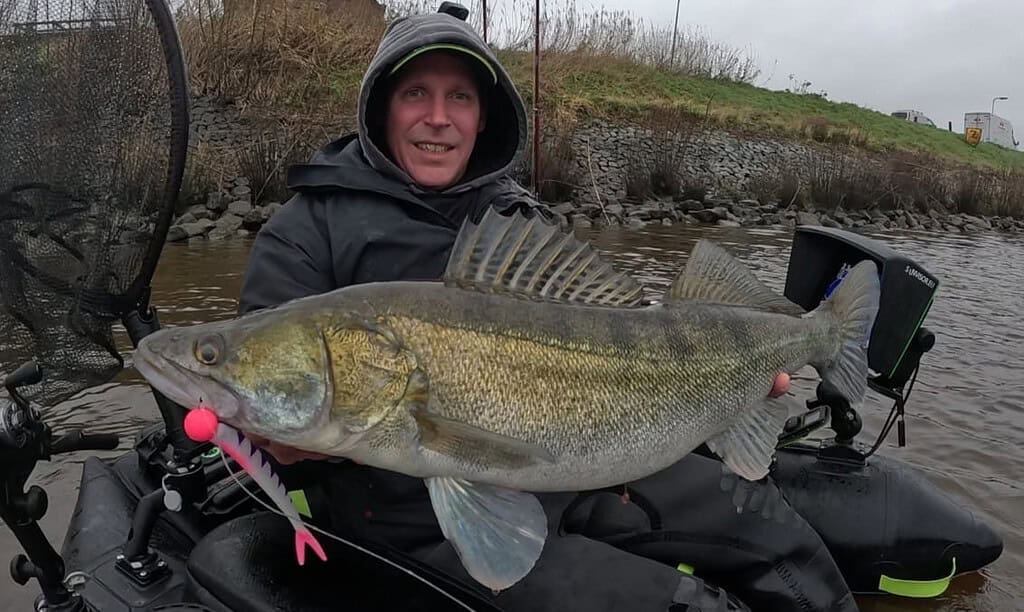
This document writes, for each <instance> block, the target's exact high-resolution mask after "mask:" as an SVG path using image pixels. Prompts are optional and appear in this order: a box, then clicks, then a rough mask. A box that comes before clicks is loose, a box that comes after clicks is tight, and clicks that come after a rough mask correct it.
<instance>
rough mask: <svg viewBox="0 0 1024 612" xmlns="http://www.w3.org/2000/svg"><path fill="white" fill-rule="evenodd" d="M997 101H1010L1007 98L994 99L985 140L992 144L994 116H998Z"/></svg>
mask: <svg viewBox="0 0 1024 612" xmlns="http://www.w3.org/2000/svg"><path fill="white" fill-rule="evenodd" d="M996 100H1009V98H1007V97H1006V96H997V97H995V98H992V110H991V111H989V113H988V128H987V129H986V131H985V140H987V141H988V142H992V115H994V114H996Z"/></svg>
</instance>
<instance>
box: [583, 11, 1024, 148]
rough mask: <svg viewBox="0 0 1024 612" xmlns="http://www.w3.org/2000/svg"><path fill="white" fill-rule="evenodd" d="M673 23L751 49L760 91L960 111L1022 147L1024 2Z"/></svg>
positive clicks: (706, 16)
mask: <svg viewBox="0 0 1024 612" xmlns="http://www.w3.org/2000/svg"><path fill="white" fill-rule="evenodd" d="M576 1H577V6H579V7H580V8H581V9H591V8H599V7H600V6H602V5H603V6H605V7H606V8H609V9H625V10H628V11H630V12H632V13H634V14H635V15H637V16H640V17H644V18H645V19H664V20H666V21H667V22H668V23H669V24H671V23H672V20H673V18H674V15H675V8H676V0H576ZM679 23H680V26H681V27H682V26H683V25H684V24H692V25H700V26H704V27H706V28H707V29H708V30H709V31H710V33H711V34H712V37H713V38H714V39H716V40H720V41H723V42H728V43H730V44H732V45H735V46H739V47H745V48H746V47H749V48H750V50H751V51H752V52H753V54H754V55H755V57H756V58H757V60H758V65H759V66H760V67H761V69H762V76H761V77H760V78H759V79H758V81H757V82H756V84H757V85H760V86H764V87H768V88H771V89H784V88H786V87H787V86H788V85H789V80H788V77H789V75H790V74H795V75H796V77H797V78H798V79H799V80H800V81H810V82H811V83H812V85H811V88H810V89H811V90H812V91H819V90H825V91H826V92H828V97H829V99H831V100H834V101H848V102H853V103H855V104H858V105H860V106H866V107H869V108H873V109H875V110H879V111H883V112H886V113H889V112H892V111H893V110H897V109H901V108H913V109H916V110H920V111H923V112H924V113H925V114H926V115H928V117H930V118H931V119H932V121H934V122H935V124H936V125H938V126H940V127H942V128H943V129H946V128H947V126H948V122H949V121H952V122H953V130H954V131H956V132H962V131H963V122H964V113H965V112H988V110H989V109H990V108H991V105H992V98H993V97H995V96H1009V97H1010V100H1008V101H999V102H996V114H997V115H1000V116H1002V117H1005V118H1007V119H1009V120H1010V121H1012V122H1013V124H1014V132H1015V135H1016V137H1017V140H1018V141H1021V140H1024V0H681V2H680V9H679Z"/></svg>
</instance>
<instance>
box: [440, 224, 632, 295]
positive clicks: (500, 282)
mask: <svg viewBox="0 0 1024 612" xmlns="http://www.w3.org/2000/svg"><path fill="white" fill-rule="evenodd" d="M443 280H444V283H445V284H446V285H447V286H449V287H459V288H462V289H470V290H474V291H482V292H485V293H505V294H510V295H516V296H519V297H524V298H530V299H543V300H550V301H558V302H576V303H582V304H594V305H602V306H638V305H640V301H641V298H642V297H643V287H642V286H641V285H640V284H639V283H638V282H637V281H636V280H634V279H633V278H631V277H629V276H628V275H626V274H623V273H621V272H617V271H616V270H615V269H614V268H612V266H611V264H609V263H608V262H606V261H604V260H603V259H601V257H600V256H599V255H598V254H597V253H596V252H595V251H594V250H593V249H592V248H591V247H590V245H589V244H587V243H585V242H583V241H580V240H577V239H576V237H575V236H574V235H573V234H571V233H564V232H562V231H561V230H560V228H559V227H558V226H557V225H551V224H548V223H545V222H544V220H543V219H542V218H541V217H540V215H535V216H533V217H532V218H527V217H526V216H524V215H522V214H519V213H516V214H513V215H512V216H505V215H501V214H499V213H498V212H497V211H495V210H494V209H493V208H490V209H488V210H487V212H486V213H485V214H484V217H483V219H481V221H480V223H479V224H476V223H473V222H471V221H469V220H467V221H466V223H465V224H464V225H463V226H462V231H460V232H459V236H458V238H456V240H455V246H454V247H453V248H452V254H451V257H450V259H449V260H448V268H447V269H446V270H445V273H444V279H443Z"/></svg>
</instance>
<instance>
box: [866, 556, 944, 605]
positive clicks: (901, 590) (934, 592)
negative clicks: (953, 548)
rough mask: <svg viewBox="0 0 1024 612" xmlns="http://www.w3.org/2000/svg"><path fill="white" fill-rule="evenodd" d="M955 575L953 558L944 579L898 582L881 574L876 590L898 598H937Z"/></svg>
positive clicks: (897, 579) (898, 580)
mask: <svg viewBox="0 0 1024 612" xmlns="http://www.w3.org/2000/svg"><path fill="white" fill-rule="evenodd" d="M955 574H956V557H953V569H952V570H950V572H949V575H948V576H946V577H945V578H939V579H937V580H900V579H899V578H890V577H888V576H886V575H885V574H882V575H881V577H880V578H879V579H878V588H879V589H880V590H882V591H883V592H885V593H891V594H892V595H898V596H900V597H918V598H926V597H938V596H939V595H942V594H943V593H945V592H946V589H948V588H949V583H950V581H951V580H952V579H953V576H954V575H955Z"/></svg>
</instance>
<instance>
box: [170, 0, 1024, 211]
mask: <svg viewBox="0 0 1024 612" xmlns="http://www.w3.org/2000/svg"><path fill="white" fill-rule="evenodd" d="M207 3H208V0H189V1H187V2H186V3H185V5H184V7H183V9H182V12H181V13H180V14H179V26H180V28H181V31H182V39H183V41H184V43H185V47H186V53H187V55H188V62H189V68H190V73H191V78H192V86H193V90H194V92H195V93H196V94H210V95H214V96H224V97H229V98H231V99H233V100H234V101H235V102H236V104H238V105H239V106H240V107H241V108H242V109H243V115H244V116H246V117H247V118H249V119H250V120H254V123H262V124H264V125H270V124H273V125H274V126H275V127H274V130H275V133H277V134H283V136H277V137H274V138H273V139H272V141H269V142H257V143H256V144H255V145H254V146H253V147H252V149H251V150H247V151H242V152H239V153H237V154H236V157H237V163H238V165H239V166H240V167H242V169H243V171H244V172H245V173H247V174H251V175H252V174H255V175H257V176H256V178H257V179H259V178H260V176H264V177H265V178H264V180H263V181H262V182H263V183H272V182H274V181H273V178H272V176H271V175H274V174H276V173H275V172H274V171H273V166H272V167H270V168H267V167H266V166H267V165H268V163H273V164H276V165H280V161H281V160H282V159H287V158H292V159H294V158H302V157H304V156H305V155H307V154H308V151H309V150H310V149H311V148H313V147H315V146H318V145H319V144H322V142H323V141H324V139H325V138H327V137H330V136H333V135H334V134H336V133H337V132H338V131H339V130H341V129H344V128H347V127H351V125H352V121H351V119H352V115H353V114H354V110H355V109H354V102H355V99H356V96H357V95H358V88H359V80H360V78H361V76H362V73H363V71H364V70H365V68H366V66H367V64H368V62H369V60H370V58H371V57H372V55H373V52H374V51H375V48H376V44H377V42H378V40H379V38H380V36H381V34H382V32H383V29H384V24H385V21H386V19H390V18H393V17H394V16H396V15H400V14H406V13H409V12H412V11H416V12H423V11H430V10H434V3H424V2H422V1H418V0H406V1H405V2H403V3H392V2H387V3H385V4H386V6H387V15H380V14H379V13H375V12H373V11H372V10H366V11H357V12H350V13H347V14H339V13H337V12H334V11H332V10H331V9H329V8H326V7H323V6H320V5H319V3H316V2H294V1H293V2H289V1H288V0H266V1H265V2H260V3H255V4H252V3H233V2H229V3H227V4H226V7H227V8H226V10H225V11H224V13H223V14H221V15H217V16H211V15H210V14H209V12H208V11H206V10H204V7H205V6H206V5H207ZM512 10H513V11H515V10H516V9H512ZM518 10H519V11H520V12H519V13H514V12H508V13H500V12H499V13H496V14H492V17H491V20H490V29H491V31H492V32H497V33H498V34H497V35H494V38H492V41H493V42H492V44H493V45H494V46H495V47H496V49H497V52H498V54H499V57H500V58H501V59H502V61H503V63H504V64H505V65H506V68H507V69H508V70H509V72H510V73H511V74H512V76H513V79H514V80H515V82H516V84H517V85H518V87H519V88H520V91H521V92H522V94H523V96H524V98H526V100H527V102H528V104H531V105H532V87H533V86H532V79H533V57H532V53H531V49H532V31H531V29H530V28H532V20H531V19H529V15H527V14H525V13H522V12H521V11H522V9H518ZM549 11H550V12H549V13H548V14H547V15H545V20H544V22H543V31H542V40H544V41H549V42H548V43H547V44H546V45H545V47H546V48H545V52H544V54H543V56H542V59H541V66H542V68H541V70H542V72H541V83H542V86H541V94H540V108H541V109H542V121H543V122H544V124H545V125H548V126H555V127H556V128H557V129H559V130H565V131H569V130H571V129H572V126H573V125H574V124H575V123H576V121H578V120H580V119H585V118H603V119H607V120H609V121H612V122H616V121H622V122H626V121H630V122H640V123H644V122H645V121H647V122H648V125H649V126H650V127H653V128H655V129H667V128H672V127H679V126H683V125H684V124H689V125H690V126H692V125H711V126H717V127H721V128H725V129H730V130H734V131H739V132H744V133H747V134H753V135H769V136H774V137H782V138H791V139H795V140H799V141H805V142H809V143H819V144H822V145H825V147H826V148H827V149H829V150H830V151H831V152H830V153H829V155H835V154H836V152H843V153H842V155H844V156H845V155H846V154H847V153H853V154H864V155H868V156H871V157H874V158H876V159H882V160H884V161H883V165H885V166H886V167H887V168H888V169H887V170H886V171H885V172H884V173H883V174H884V176H881V175H879V172H878V171H877V170H875V171H872V172H867V173H865V172H861V171H859V170H858V171H854V170H852V169H849V170H844V169H842V168H840V169H839V170H838V171H836V170H834V169H833V170H829V172H830V173H832V174H833V175H830V176H825V177H817V180H818V181H819V182H822V181H824V182H827V183H828V184H829V185H828V186H829V188H830V189H831V188H832V187H833V184H840V183H841V184H843V185H844V186H845V188H846V189H848V190H850V191H857V192H858V193H857V195H856V197H852V198H846V197H845V196H843V197H839V198H836V197H835V196H834V194H830V195H828V196H827V197H823V198H817V199H819V200H828V201H826V202H819V203H820V204H825V205H831V204H835V203H836V202H837V201H838V202H846V201H847V200H848V199H849V200H851V201H853V200H856V201H857V202H858V203H859V204H858V205H859V206H862V207H864V206H886V205H888V206H908V205H909V206H915V207H918V208H922V209H923V208H929V207H934V206H936V205H940V206H942V207H943V208H946V209H953V210H963V211H966V212H975V213H977V212H987V213H996V214H1021V213H1022V212H1024V202H1021V201H1020V198H1018V197H1017V195H1018V194H1024V187H1022V185H1024V179H1022V178H1021V176H1022V174H1024V153H1020V152H1016V151H1010V150H1006V149H1003V148H1000V147H997V146H994V145H988V144H983V145H981V146H978V147H971V146H970V145H968V144H967V143H966V142H964V141H963V138H962V136H960V135H958V134H954V133H951V132H949V131H947V130H944V129H937V128H929V127H925V126H920V125H915V124H911V123H908V122H905V121H899V120H897V119H895V118H892V117H889V116H887V115H885V114H883V113H880V112H876V111H872V110H869V109H866V108H862V107H858V106H856V105H854V104H848V103H844V104H839V103H834V102H831V101H829V100H827V99H825V98H824V97H821V96H819V95H816V94H813V93H793V92H779V91H770V90H767V89H764V88H760V87H757V86H755V85H753V84H752V83H754V82H756V80H757V78H758V77H759V75H760V72H759V70H758V69H757V67H756V63H755V62H754V60H752V59H751V58H750V57H749V56H747V55H745V54H744V53H743V52H741V51H740V50H738V49H733V48H730V47H727V46H724V45H721V44H718V43H715V42H714V41H713V40H712V39H711V38H710V37H709V36H707V35H706V34H705V33H703V32H702V31H700V30H699V29H697V30H693V29H689V30H684V31H683V32H682V34H681V36H680V40H679V42H678V44H677V51H676V55H675V58H674V60H673V61H669V56H670V52H669V49H670V41H671V39H670V33H669V32H668V31H667V30H664V29H658V28H653V27H649V26H646V25H645V24H643V23H642V22H639V21H637V20H635V19H633V18H632V17H630V16H629V15H628V14H627V13H623V12H612V13H606V12H600V13H582V12H580V11H577V10H576V9H575V7H573V6H572V5H571V4H569V5H562V6H558V7H556V8H555V9H549ZM473 18H477V19H478V18H479V16H473V17H471V20H472V19H473ZM477 25H478V26H479V24H477ZM651 117H657V118H658V119H657V120H656V121H655V122H654V123H651V120H650V118H651ZM686 129H691V127H687V128H684V131H685V130H686ZM555 140H557V138H556V139H555ZM545 144H546V145H550V143H545ZM550 150H551V148H550V147H545V152H546V153H547V152H548V151H550ZM207 153H210V152H207ZM211 155H212V154H211ZM197 157H202V155H199V156H197ZM564 157H565V156H562V158H563V159H564ZM275 160H276V161H275ZM551 165H553V164H548V166H551ZM261 167H262V168H261ZM648 170H650V169H648ZM546 172H547V173H548V175H549V176H555V177H559V178H557V179H556V180H562V181H565V182H570V183H571V182H577V181H578V182H582V181H580V178H581V177H571V176H566V175H565V172H566V171H565V170H564V169H563V170H559V169H557V168H550V169H546ZM785 172H786V170H784V169H780V170H779V173H778V175H777V176H774V177H770V179H769V178H762V180H760V181H759V185H760V187H761V191H762V195H763V196H764V197H766V198H770V197H775V198H779V199H781V198H780V193H779V192H780V190H784V188H785V185H786V184H787V183H792V182H793V181H794V180H797V179H796V178H795V177H790V176H785ZM836 172H838V175H835V173H836ZM799 180H802V181H805V182H806V181H809V182H811V183H813V182H814V181H815V180H816V177H814V176H809V177H808V176H803V177H800V178H799ZM685 181H686V178H685V177H681V179H680V181H677V184H682V183H685ZM936 183H942V184H943V185H945V186H944V187H942V188H941V189H938V190H937V189H936V188H935V185H936ZM880 184H882V185H884V186H881V187H880ZM862 188H863V189H862ZM267 191H268V193H269V192H271V191H274V190H273V189H268V190H267ZM815 191H816V190H814V189H813V184H812V185H810V188H808V189H807V190H806V192H807V193H812V194H813V193H814V192H815ZM817 191H818V192H821V190H820V189H818V190H817ZM808 204H811V202H808Z"/></svg>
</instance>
